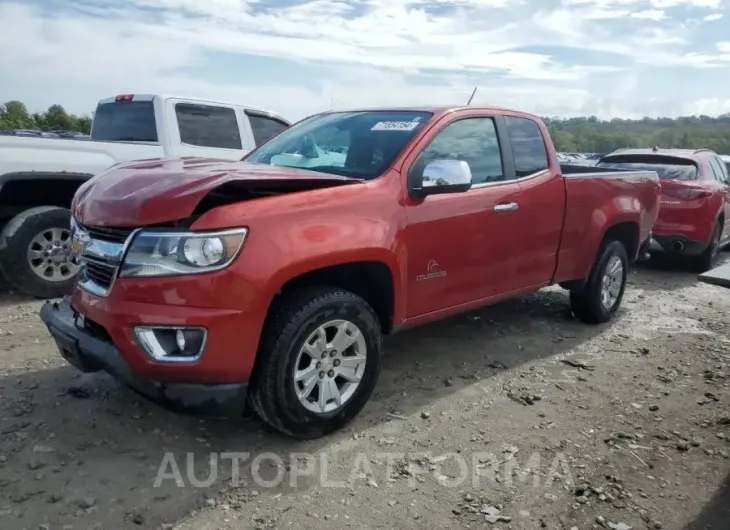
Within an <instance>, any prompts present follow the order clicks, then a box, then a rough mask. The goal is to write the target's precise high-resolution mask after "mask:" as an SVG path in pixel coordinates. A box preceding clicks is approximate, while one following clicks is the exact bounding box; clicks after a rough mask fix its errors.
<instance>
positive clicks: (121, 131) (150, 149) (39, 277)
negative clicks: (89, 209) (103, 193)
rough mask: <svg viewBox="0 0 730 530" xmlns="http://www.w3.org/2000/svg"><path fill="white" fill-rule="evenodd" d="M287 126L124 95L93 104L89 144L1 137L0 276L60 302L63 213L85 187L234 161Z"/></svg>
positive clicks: (64, 280) (70, 268)
mask: <svg viewBox="0 0 730 530" xmlns="http://www.w3.org/2000/svg"><path fill="white" fill-rule="evenodd" d="M289 125H291V124H290V122H289V121H287V120H285V119H284V118H282V117H280V116H277V115H276V114H273V113H271V112H268V111H265V110H261V109H255V108H250V107H244V106H241V105H232V104H226V103H218V102H214V101H204V100H199V99H190V98H181V97H173V96H163V95H150V94H126V95H121V96H116V97H112V98H108V99H104V100H101V101H100V102H99V104H98V106H97V107H96V112H95V113H94V119H93V122H92V126H91V140H90V141H77V140H66V139H55V138H54V139H52V138H25V137H15V136H0V228H2V230H1V231H0V273H1V274H2V276H3V277H4V279H5V280H6V281H7V282H8V283H9V284H10V285H11V286H12V287H14V288H15V289H17V290H19V291H21V292H23V293H25V294H27V295H30V296H34V297H38V298H56V297H59V296H62V295H64V294H65V293H67V292H68V291H69V290H70V289H71V287H72V285H73V282H74V279H75V276H76V273H77V272H78V265H77V264H76V263H75V262H74V259H73V254H72V252H71V245H70V244H71V240H70V213H69V210H68V208H69V206H70V205H71V199H72V198H73V195H74V193H75V192H76V190H77V189H78V187H79V186H80V185H81V184H82V183H83V182H85V181H86V180H88V179H90V178H91V177H93V176H94V175H96V174H98V173H101V172H102V171H104V170H106V169H108V168H109V167H110V166H113V165H114V164H117V163H119V162H129V161H132V160H140V159H150V158H170V157H182V156H194V157H205V158H218V159H228V160H239V159H241V158H242V157H243V155H244V154H246V153H247V152H248V151H250V150H251V149H253V148H254V147H256V146H257V145H259V144H260V143H262V142H264V141H265V140H267V139H269V138H270V137H272V136H274V135H276V134H278V133H279V132H280V131H282V130H284V129H286V128H287V127H288V126H289Z"/></svg>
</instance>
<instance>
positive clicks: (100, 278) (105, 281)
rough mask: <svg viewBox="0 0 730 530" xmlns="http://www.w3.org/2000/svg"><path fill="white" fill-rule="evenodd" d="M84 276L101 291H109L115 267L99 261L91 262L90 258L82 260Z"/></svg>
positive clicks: (115, 272) (115, 271)
mask: <svg viewBox="0 0 730 530" xmlns="http://www.w3.org/2000/svg"><path fill="white" fill-rule="evenodd" d="M83 263H84V275H85V276H86V278H87V279H88V280H91V281H92V282H94V283H95V284H97V285H98V286H99V287H102V288H103V289H109V287H111V284H112V282H113V281H114V276H116V274H117V268H118V267H117V266H116V265H110V264H108V263H103V262H100V261H96V260H92V259H90V258H88V257H87V258H84V260H83Z"/></svg>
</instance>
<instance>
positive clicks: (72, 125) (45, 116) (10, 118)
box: [0, 101, 91, 134]
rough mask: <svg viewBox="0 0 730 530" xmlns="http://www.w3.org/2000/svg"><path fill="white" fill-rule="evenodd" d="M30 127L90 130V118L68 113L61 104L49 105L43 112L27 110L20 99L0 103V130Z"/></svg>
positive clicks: (43, 129) (87, 131)
mask: <svg viewBox="0 0 730 530" xmlns="http://www.w3.org/2000/svg"><path fill="white" fill-rule="evenodd" d="M3 129H30V130H33V131H46V132H47V131H77V132H81V133H84V134H89V133H90V132H91V118H90V117H89V116H77V115H75V114H69V113H68V112H66V110H65V109H64V108H63V107H62V106H61V105H51V106H50V107H48V110H46V111H45V112H34V113H30V112H28V107H26V106H25V103H23V102H22V101H8V102H7V103H5V104H4V105H0V130H3Z"/></svg>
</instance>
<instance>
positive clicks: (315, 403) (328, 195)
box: [41, 107, 660, 438]
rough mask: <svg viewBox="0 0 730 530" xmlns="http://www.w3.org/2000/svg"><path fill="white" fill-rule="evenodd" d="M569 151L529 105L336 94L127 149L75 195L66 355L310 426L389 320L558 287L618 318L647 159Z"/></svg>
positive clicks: (370, 384) (146, 385)
mask: <svg viewBox="0 0 730 530" xmlns="http://www.w3.org/2000/svg"><path fill="white" fill-rule="evenodd" d="M589 169H591V168H589V167H585V168H582V167H573V168H572V171H571V172H570V173H567V172H568V169H567V168H564V167H561V166H560V165H559V164H558V159H557V156H556V153H555V149H554V147H553V143H552V141H551V140H550V136H549V135H548V130H547V128H546V127H545V124H544V123H543V122H542V121H541V120H540V119H539V118H538V117H536V116H533V115H530V114H525V113H522V112H516V111H508V110H504V109H495V108H478V107H462V108H448V107H445V108H440V107H439V108H416V109H380V110H377V109H375V110H367V111H350V112H331V113H324V114H319V115H316V116H312V117H309V118H307V119H305V120H303V121H301V122H299V123H297V124H296V125H293V126H292V127H291V128H289V129H286V130H284V131H282V132H281V133H279V135H277V136H275V137H273V138H272V139H270V140H269V141H267V142H266V143H264V144H262V145H260V146H259V147H258V148H257V149H255V150H254V151H252V152H251V153H250V154H249V155H247V156H246V157H245V158H244V160H243V161H241V162H236V163H230V162H225V161H222V160H211V159H200V158H188V159H182V160H159V161H139V162H132V163H129V164H122V165H119V166H115V167H113V168H111V169H109V170H108V171H107V172H105V173H104V174H101V175H98V176H97V177H96V178H94V179H92V180H89V181H88V182H86V183H85V184H84V185H83V186H82V187H81V188H79V190H78V192H77V193H76V196H75V198H74V201H73V206H72V211H73V216H74V228H73V232H74V236H73V242H74V248H75V249H77V251H78V252H79V253H80V255H81V259H82V264H83V267H82V269H81V272H80V273H79V279H78V286H77V288H76V289H75V291H74V293H73V297H72V298H71V299H70V300H64V301H63V302H60V303H57V304H55V305H54V304H50V303H49V304H47V305H46V306H44V307H43V309H42V310H41V318H42V319H43V321H44V322H45V323H46V324H47V326H48V328H49V330H50V331H51V333H52V334H53V336H54V338H55V339H56V341H57V342H58V345H59V349H60V350H61V352H62V355H63V356H64V357H65V358H66V359H67V360H68V362H69V363H71V364H73V365H74V366H76V367H78V368H79V369H81V370H83V371H87V372H90V371H96V370H105V371H107V372H109V373H111V374H112V375H114V376H115V377H117V378H118V379H120V380H121V381H124V382H125V383H127V384H128V385H130V386H132V387H133V388H135V389H137V390H138V391H139V392H140V393H142V394H144V395H146V396H148V397H150V398H152V399H154V400H157V401H160V402H163V403H168V404H170V405H177V406H183V407H184V408H186V409H190V408H197V409H202V410H203V411H207V412H209V413H213V414H215V415H226V416H228V415H234V416H235V415H238V414H240V413H242V412H243V409H245V408H246V407H247V406H248V405H250V406H251V408H252V409H253V411H255V412H256V413H257V414H258V415H259V416H260V417H261V418H262V419H264V420H265V421H266V422H268V423H270V424H271V425H272V426H273V427H275V428H276V429H278V430H280V431H282V432H284V433H287V434H290V435H294V436H298V437H304V438H310V437H316V436H319V435H322V434H325V433H327V432H329V431H331V430H333V429H336V428H339V427H341V426H343V425H344V424H345V423H347V422H348V421H349V420H350V419H352V418H353V417H354V416H355V415H356V414H357V413H358V412H359V411H360V410H361V409H362V407H363V406H364V405H365V403H366V402H367V401H368V399H369V397H370V395H371V393H372V392H373V389H374V388H375V383H376V381H377V378H378V372H379V370H380V358H381V354H382V351H383V335H386V334H391V333H394V332H396V331H398V330H402V329H405V328H408V327H411V326H415V325H418V324H425V323H427V322H431V321H433V320H437V319H440V318H444V317H447V316H450V315H454V314H456V313H460V312H463V311H467V310H469V309H474V308H477V307H481V306H484V305H488V304H493V303H496V302H499V301H500V300H505V299H507V298H514V297H518V296H521V295H524V294H527V293H532V292H534V291H537V290H538V289H541V288H542V287H545V286H548V285H551V284H559V285H561V286H563V287H565V288H566V289H568V290H569V291H570V300H571V303H572V310H573V314H574V315H575V316H576V317H578V318H580V319H581V320H583V321H586V322H589V323H598V322H606V321H607V320H609V319H610V318H611V317H612V316H613V315H614V314H615V313H616V311H617V310H618V308H619V306H620V303H621V299H622V296H623V293H624V288H625V287H626V277H627V276H626V275H627V270H628V267H629V265H630V264H631V263H632V262H633V261H634V260H635V259H636V257H637V255H638V253H639V249H640V248H642V247H643V246H644V245H645V244H648V242H649V237H650V234H651V228H652V226H653V225H654V222H655V220H656V216H657V212H658V210H659V193H660V185H659V177H658V176H657V174H656V172H653V171H612V170H605V171H603V172H602V175H601V176H600V178H595V173H587V172H586V171H587V170H589Z"/></svg>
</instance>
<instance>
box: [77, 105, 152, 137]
mask: <svg viewBox="0 0 730 530" xmlns="http://www.w3.org/2000/svg"><path fill="white" fill-rule="evenodd" d="M91 123H92V125H91V139H92V140H96V141H98V142H156V141H157V122H156V121H155V107H154V104H153V103H152V102H151V101H115V102H114V103H101V104H99V105H98V106H97V107H96V112H95V113H94V120H93V121H92V122H91Z"/></svg>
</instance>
